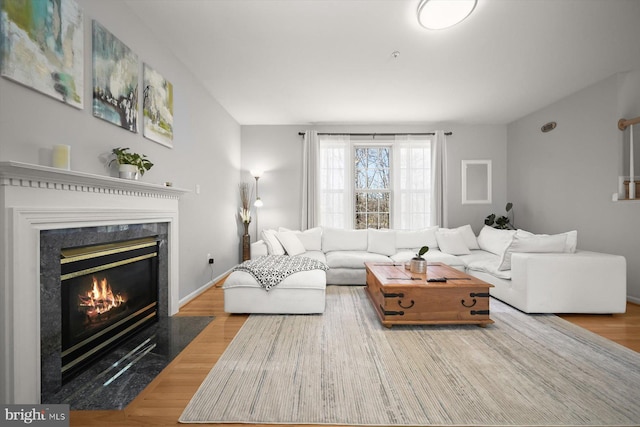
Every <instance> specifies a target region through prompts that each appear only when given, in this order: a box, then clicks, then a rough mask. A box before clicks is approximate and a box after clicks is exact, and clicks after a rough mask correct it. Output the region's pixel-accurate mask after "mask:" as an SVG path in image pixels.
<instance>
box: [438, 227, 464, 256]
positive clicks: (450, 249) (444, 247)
mask: <svg viewBox="0 0 640 427" xmlns="http://www.w3.org/2000/svg"><path fill="white" fill-rule="evenodd" d="M436 238H437V239H438V248H440V251H442V252H444V253H445V254H450V255H468V254H470V253H471V252H470V251H469V247H468V246H467V244H466V243H465V241H464V238H463V237H462V233H460V230H444V229H443V230H439V231H437V232H436Z"/></svg>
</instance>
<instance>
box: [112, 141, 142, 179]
mask: <svg viewBox="0 0 640 427" xmlns="http://www.w3.org/2000/svg"><path fill="white" fill-rule="evenodd" d="M111 152H112V153H113V154H114V155H115V158H114V159H113V160H111V162H109V164H110V165H111V163H113V162H117V163H118V164H119V165H134V166H135V167H137V168H138V172H140V175H144V173H145V172H146V171H148V170H149V169H151V168H152V167H153V163H151V162H150V161H149V160H148V159H147V156H146V155H145V154H138V153H131V152H129V147H125V148H121V147H118V148H114V149H113V150H112V151H111Z"/></svg>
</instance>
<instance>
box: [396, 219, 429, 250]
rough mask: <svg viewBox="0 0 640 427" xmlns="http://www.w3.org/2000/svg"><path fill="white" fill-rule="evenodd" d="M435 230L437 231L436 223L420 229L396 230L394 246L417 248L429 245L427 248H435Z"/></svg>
mask: <svg viewBox="0 0 640 427" xmlns="http://www.w3.org/2000/svg"><path fill="white" fill-rule="evenodd" d="M436 231H438V226H437V225H434V226H433V227H427V228H423V229H421V230H396V248H398V249H418V248H421V247H423V246H429V249H433V248H437V247H438V241H437V240H436Z"/></svg>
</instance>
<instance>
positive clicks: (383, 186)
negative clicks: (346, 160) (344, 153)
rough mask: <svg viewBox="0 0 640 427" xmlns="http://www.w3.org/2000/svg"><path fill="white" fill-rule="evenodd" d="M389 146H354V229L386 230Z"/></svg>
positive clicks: (388, 210) (389, 197)
mask: <svg viewBox="0 0 640 427" xmlns="http://www.w3.org/2000/svg"><path fill="white" fill-rule="evenodd" d="M390 155H391V147H388V146H387V147H366V146H355V147H354V167H355V171H354V172H355V188H354V192H355V228H389V225H390V222H389V219H390V218H389V216H390V212H391V182H390V181H391V179H390V177H391V164H390V162H389V160H390Z"/></svg>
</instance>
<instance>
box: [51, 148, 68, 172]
mask: <svg viewBox="0 0 640 427" xmlns="http://www.w3.org/2000/svg"><path fill="white" fill-rule="evenodd" d="M51 165H52V166H53V167H54V168H59V169H66V170H69V169H71V147H70V146H68V145H62V144H60V145H54V146H53V154H52V156H51Z"/></svg>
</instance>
